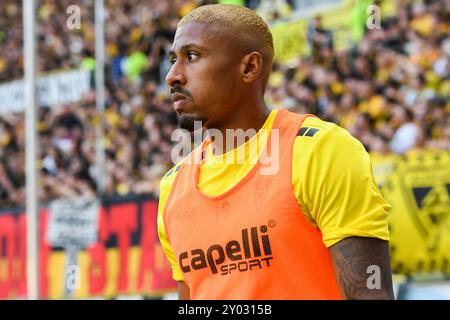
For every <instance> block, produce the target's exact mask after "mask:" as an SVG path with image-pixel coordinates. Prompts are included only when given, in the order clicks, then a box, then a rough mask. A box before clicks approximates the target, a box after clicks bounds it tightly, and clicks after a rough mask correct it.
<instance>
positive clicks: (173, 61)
mask: <svg viewBox="0 0 450 320" xmlns="http://www.w3.org/2000/svg"><path fill="white" fill-rule="evenodd" d="M175 62H177V58H176V57H169V63H170V64H172V65H173V64H174V63H175Z"/></svg>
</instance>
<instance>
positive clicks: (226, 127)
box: [210, 99, 270, 155]
mask: <svg viewBox="0 0 450 320" xmlns="http://www.w3.org/2000/svg"><path fill="white" fill-rule="evenodd" d="M269 114H270V110H269V109H268V108H267V106H266V104H265V103H264V100H263V99H260V100H259V101H258V102H257V103H254V102H253V103H248V104H240V105H239V107H237V108H235V110H234V111H233V114H232V115H230V117H229V118H228V119H224V121H223V122H221V123H218V124H217V125H215V126H214V129H216V130H218V131H219V132H220V135H217V134H216V135H214V134H211V137H212V146H213V148H214V149H213V150H214V153H215V154H216V155H217V154H222V153H225V152H228V151H230V150H233V149H234V148H237V147H238V146H240V145H241V144H243V143H245V142H247V141H248V140H249V139H250V138H251V137H253V136H254V135H255V134H256V133H257V132H258V130H259V129H261V128H262V126H263V125H264V122H265V121H266V119H267V117H268V116H269ZM230 129H231V130H230ZM227 131H228V133H227ZM210 132H212V131H210ZM216 132H217V131H216ZM230 133H231V135H230ZM227 135H228V137H227Z"/></svg>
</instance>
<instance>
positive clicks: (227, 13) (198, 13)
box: [178, 4, 274, 69]
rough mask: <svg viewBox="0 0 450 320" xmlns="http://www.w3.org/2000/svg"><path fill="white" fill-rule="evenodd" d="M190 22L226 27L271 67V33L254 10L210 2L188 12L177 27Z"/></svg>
mask: <svg viewBox="0 0 450 320" xmlns="http://www.w3.org/2000/svg"><path fill="white" fill-rule="evenodd" d="M191 22H198V23H206V24H210V25H214V26H218V27H223V28H227V30H230V32H233V33H232V34H233V35H235V36H236V37H238V38H240V39H241V40H242V42H243V43H246V44H247V45H248V46H251V47H252V49H253V50H255V51H258V52H260V53H261V55H262V56H263V61H264V62H265V63H266V64H267V66H270V68H269V69H271V66H272V62H273V56H274V47H273V38H272V33H271V32H270V30H269V27H268V25H267V24H266V22H265V21H264V20H263V18H262V17H261V16H260V15H259V14H257V13H256V12H255V11H253V10H251V9H249V8H246V7H241V6H238V5H231V4H211V5H205V6H201V7H198V8H196V9H194V10H192V11H191V12H189V13H188V14H187V15H186V16H184V17H183V19H181V20H180V22H179V23H178V28H180V27H182V26H184V25H185V24H188V23H191Z"/></svg>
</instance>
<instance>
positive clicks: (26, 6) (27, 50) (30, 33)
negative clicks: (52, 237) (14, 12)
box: [22, 0, 39, 300]
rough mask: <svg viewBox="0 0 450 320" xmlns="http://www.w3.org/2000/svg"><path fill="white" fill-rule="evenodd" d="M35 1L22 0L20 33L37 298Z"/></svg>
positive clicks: (30, 274) (31, 281)
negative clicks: (22, 41)
mask: <svg viewBox="0 0 450 320" xmlns="http://www.w3.org/2000/svg"><path fill="white" fill-rule="evenodd" d="M35 4H36V3H35V1H34V0H23V2H22V6H23V37H24V62H25V76H24V83H25V165H26V215H27V295H28V299H32V300H36V299H39V282H38V279H39V277H38V275H39V259H38V258H39V251H38V250H39V245H38V239H39V238H38V231H39V230H38V226H39V216H38V198H37V179H38V172H37V161H36V158H37V132H36V107H37V104H36V85H35V84H36V16H35V8H36V7H35Z"/></svg>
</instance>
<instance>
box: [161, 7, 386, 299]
mask: <svg viewBox="0 0 450 320" xmlns="http://www.w3.org/2000/svg"><path fill="white" fill-rule="evenodd" d="M273 57H274V47H273V40H272V35H271V33H270V30H269V28H268V26H267V24H266V23H265V22H264V21H263V19H262V18H261V17H260V16H259V15H257V14H256V13H255V12H253V11H252V10H250V9H248V8H244V7H239V6H233V5H208V6H203V7H199V8H197V9H195V10H193V11H192V12H190V13H189V14H188V15H186V16H185V17H184V18H183V19H182V20H181V21H180V22H179V24H178V28H177V31H176V34H175V39H174V42H173V47H172V50H171V51H170V61H171V63H172V67H171V69H170V71H169V73H168V75H167V77H166V82H167V84H168V85H169V86H170V87H171V94H172V99H173V102H174V108H175V110H176V112H177V114H178V116H179V122H180V126H181V127H182V128H184V129H188V130H193V129H194V124H195V122H196V121H201V123H202V126H203V128H204V129H206V130H215V132H219V133H222V135H216V136H215V137H214V139H212V138H207V139H205V140H204V141H203V142H202V144H201V145H200V146H199V147H198V148H196V149H195V150H193V151H192V152H191V153H190V154H189V156H187V157H186V158H185V159H184V160H183V161H180V162H179V163H177V164H176V166H175V167H174V168H173V169H171V170H170V171H169V172H168V173H167V174H166V175H165V177H164V178H163V179H162V181H161V186H160V204H159V209H158V234H159V237H160V240H161V243H162V245H163V248H164V250H165V253H166V255H167V258H168V260H169V261H170V263H171V266H172V270H173V278H174V279H175V280H176V281H178V290H179V297H180V298H181V299H342V298H345V299H391V298H393V292H392V280H391V271H390V260H389V242H388V241H389V230H388V225H387V220H386V218H387V214H388V211H389V208H390V206H389V204H388V203H387V202H386V201H385V200H384V198H383V197H382V196H381V194H380V190H379V189H378V186H377V184H376V183H375V181H374V178H373V174H372V171H371V163H370V158H369V156H368V154H367V152H366V151H365V150H364V148H363V146H362V145H361V143H359V142H358V141H357V140H356V139H355V138H353V137H352V136H351V135H350V134H349V133H348V132H347V131H346V130H344V129H343V128H341V127H339V126H337V125H335V124H333V123H329V122H325V121H322V120H320V119H319V118H317V117H315V116H313V115H299V114H295V113H292V112H288V111H286V110H283V109H282V110H272V111H270V110H269V109H268V108H267V106H266V104H265V102H264V91H265V86H266V84H267V81H268V78H269V75H270V71H271V68H272V62H273ZM250 129H253V130H255V134H254V135H253V136H251V137H247V139H246V140H245V141H242V142H241V143H240V144H238V145H237V146H236V145H235V143H234V142H235V140H234V139H226V133H227V132H229V131H230V130H231V131H236V130H250ZM264 130H266V131H268V132H269V134H267V135H264V134H262V132H263V131H264ZM239 152H240V153H241V155H242V159H243V160H244V161H240V162H239V161H238V163H236V161H232V162H228V161H223V159H224V158H226V157H225V156H226V155H230V154H232V155H234V154H235V153H239ZM267 155H269V157H270V158H271V159H275V160H274V161H276V162H277V163H278V166H277V170H276V171H275V172H271V173H270V174H265V173H264V171H263V169H264V161H263V160H265V159H266V157H267ZM238 157H239V156H238ZM242 159H240V160H242Z"/></svg>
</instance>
